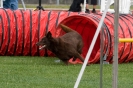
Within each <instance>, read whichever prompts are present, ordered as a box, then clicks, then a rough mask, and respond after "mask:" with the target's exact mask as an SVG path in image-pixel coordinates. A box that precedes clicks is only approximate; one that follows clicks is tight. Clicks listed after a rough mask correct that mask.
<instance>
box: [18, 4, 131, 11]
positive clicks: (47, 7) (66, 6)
mask: <svg viewBox="0 0 133 88" xmlns="http://www.w3.org/2000/svg"><path fill="white" fill-rule="evenodd" d="M25 6H26V8H36V7H37V6H38V4H25ZM42 6H43V7H44V9H67V10H68V9H69V7H70V5H65V4H60V5H56V4H42ZM19 8H23V6H22V4H19ZM110 8H111V9H113V8H114V6H113V5H112V6H110ZM89 9H93V6H92V5H90V6H89ZM96 9H100V5H97V6H96ZM130 9H131V10H133V5H132V6H131V7H130Z"/></svg>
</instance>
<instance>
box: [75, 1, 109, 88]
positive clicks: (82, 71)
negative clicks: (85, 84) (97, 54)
mask: <svg viewBox="0 0 133 88" xmlns="http://www.w3.org/2000/svg"><path fill="white" fill-rule="evenodd" d="M110 3H111V0H108V2H107V4H106V8H105V12H104V13H103V15H102V18H101V20H100V23H99V24H98V28H97V30H96V32H95V35H94V37H93V40H92V43H91V45H90V48H89V50H88V52H87V55H86V57H85V61H84V63H83V65H82V68H81V70H80V73H79V75H78V78H77V81H76V83H75V85H74V88H78V85H79V82H80V80H81V77H82V75H83V73H84V70H85V68H86V65H87V63H88V60H89V58H90V55H91V52H92V49H93V47H94V45H95V42H96V39H97V37H98V34H99V32H100V30H101V27H102V24H103V21H104V18H105V16H106V13H107V10H108V8H109V6H110Z"/></svg>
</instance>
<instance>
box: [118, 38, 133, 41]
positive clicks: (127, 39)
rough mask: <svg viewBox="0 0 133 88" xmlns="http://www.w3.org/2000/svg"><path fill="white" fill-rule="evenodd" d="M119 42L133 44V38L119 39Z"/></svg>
mask: <svg viewBox="0 0 133 88" xmlns="http://www.w3.org/2000/svg"><path fill="white" fill-rule="evenodd" d="M119 42H133V38H119Z"/></svg>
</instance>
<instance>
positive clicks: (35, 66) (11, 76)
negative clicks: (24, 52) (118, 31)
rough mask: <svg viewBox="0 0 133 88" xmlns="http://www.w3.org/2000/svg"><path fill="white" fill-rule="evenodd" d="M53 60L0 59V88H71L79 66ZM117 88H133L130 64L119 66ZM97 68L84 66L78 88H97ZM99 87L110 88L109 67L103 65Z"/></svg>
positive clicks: (14, 57)
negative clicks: (101, 82) (101, 80)
mask: <svg viewBox="0 0 133 88" xmlns="http://www.w3.org/2000/svg"><path fill="white" fill-rule="evenodd" d="M55 60H58V58H54V57H47V58H46V57H28V56H11V57H9V56H0V88H73V87H74V84H75V81H76V79H77V77H78V74H79V71H80V69H81V67H82V65H69V66H66V65H65V64H64V63H62V62H60V63H57V62H55ZM118 67H119V69H118V88H133V64H132V63H129V64H119V66H118ZM99 69H100V65H99V64H92V65H90V66H87V67H86V70H85V72H84V74H83V77H82V79H81V82H80V84H79V88H99V87H100V86H99V78H100V73H99V72H100V71H99ZM103 88H112V64H109V65H105V64H104V65H103Z"/></svg>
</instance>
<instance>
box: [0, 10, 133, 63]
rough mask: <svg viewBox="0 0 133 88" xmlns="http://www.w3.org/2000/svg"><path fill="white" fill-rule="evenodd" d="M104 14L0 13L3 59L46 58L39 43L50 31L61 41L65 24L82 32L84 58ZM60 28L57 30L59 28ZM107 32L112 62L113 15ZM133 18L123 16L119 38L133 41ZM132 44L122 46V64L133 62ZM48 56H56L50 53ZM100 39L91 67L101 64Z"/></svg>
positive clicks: (109, 16)
mask: <svg viewBox="0 0 133 88" xmlns="http://www.w3.org/2000/svg"><path fill="white" fill-rule="evenodd" d="M101 16H102V14H82V13H73V12H67V11H66V12H64V11H61V12H55V11H31V10H27V11H22V10H16V11H11V10H5V9H0V55H3V56H6V55H8V56H9V55H10V56H44V55H45V51H44V50H42V51H39V48H38V47H37V46H36V42H38V41H39V39H41V38H42V37H43V36H44V35H45V33H46V32H47V31H51V32H52V35H53V37H59V36H61V35H62V34H64V32H63V31H62V30H61V29H60V27H59V26H58V25H59V24H60V23H63V24H65V25H67V26H69V27H71V28H72V29H74V30H76V31H77V32H79V33H80V34H81V36H82V38H83V41H84V47H83V50H82V51H83V53H82V55H83V56H84V57H85V56H86V54H87V51H88V49H89V46H90V44H91V42H92V39H93V36H94V34H95V32H96V29H97V26H98V23H99V21H100V19H101ZM57 26H58V27H57ZM102 28H103V29H104V33H103V36H102V38H103V40H104V45H103V46H104V47H103V49H104V52H103V54H104V55H103V58H104V60H106V61H109V62H110V63H111V62H112V57H113V45H114V15H113V14H109V13H108V14H107V15H106V18H105V20H104V24H103V26H102ZM132 28H133V16H132V15H124V14H122V15H120V17H119V29H118V30H119V38H132V36H133V29H132ZM132 47H133V44H132V43H119V48H118V50H119V53H118V56H119V58H118V59H119V63H124V62H133V49H132ZM48 54H49V56H51V55H53V54H52V53H51V52H50V51H48ZM99 60H100V35H99V36H98V39H97V41H96V44H95V46H94V49H93V51H92V54H91V56H90V59H89V63H99Z"/></svg>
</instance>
